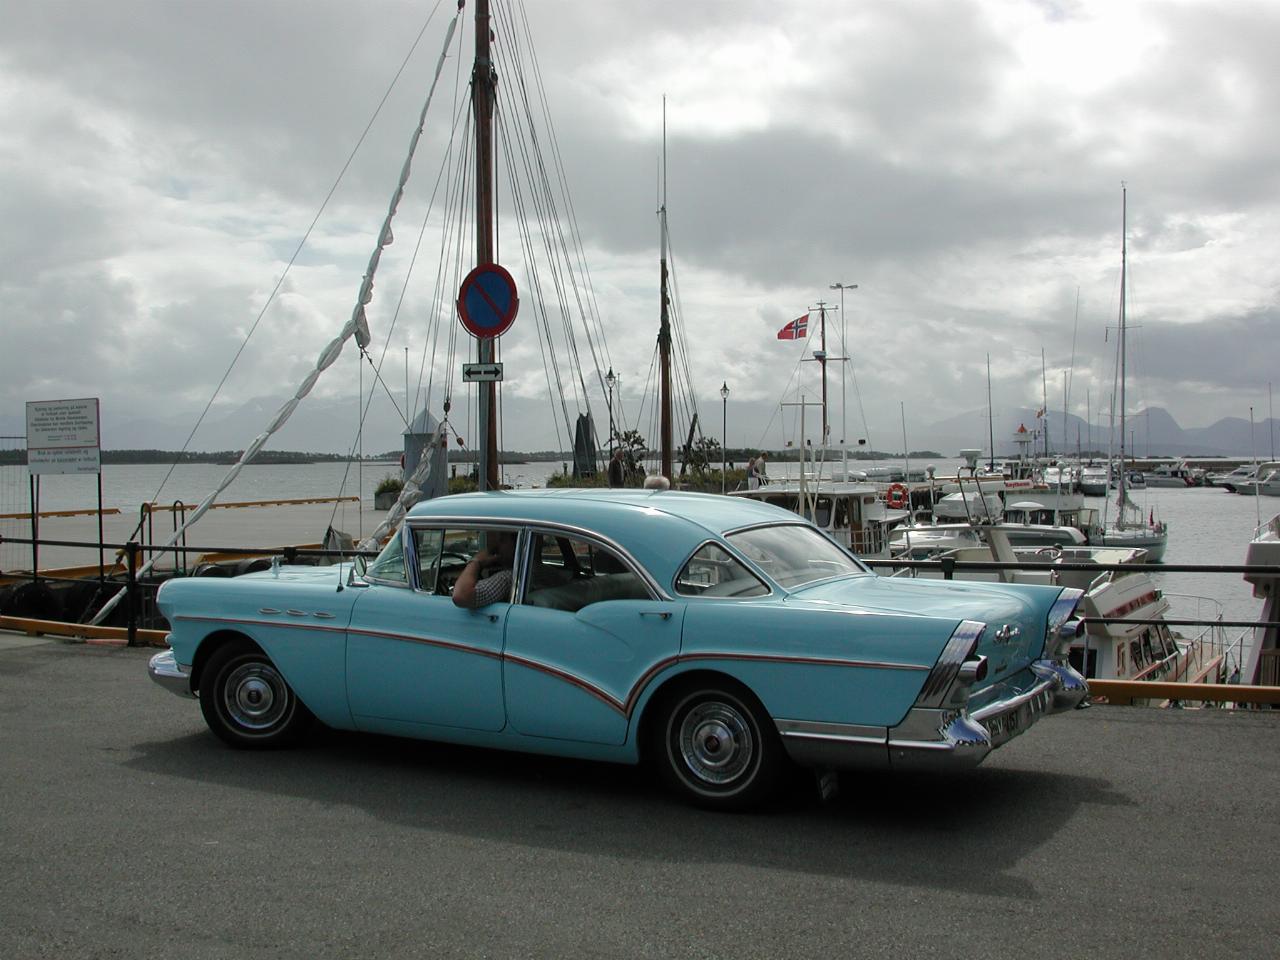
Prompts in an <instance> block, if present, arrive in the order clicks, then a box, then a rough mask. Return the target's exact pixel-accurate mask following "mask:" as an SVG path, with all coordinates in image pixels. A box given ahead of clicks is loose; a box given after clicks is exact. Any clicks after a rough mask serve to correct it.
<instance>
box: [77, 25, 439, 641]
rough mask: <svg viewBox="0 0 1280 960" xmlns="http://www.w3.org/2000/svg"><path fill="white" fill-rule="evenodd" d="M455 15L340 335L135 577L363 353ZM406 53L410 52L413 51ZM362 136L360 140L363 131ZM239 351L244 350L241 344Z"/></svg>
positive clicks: (110, 604)
mask: <svg viewBox="0 0 1280 960" xmlns="http://www.w3.org/2000/svg"><path fill="white" fill-rule="evenodd" d="M438 7H439V3H437V8H438ZM434 12H435V11H434V10H433V11H432V15H434ZM460 14H461V11H459V12H458V13H457V14H455V15H454V17H453V19H452V20H451V21H450V22H449V27H448V30H447V31H446V34H445V41H444V45H443V47H442V49H441V51H440V59H439V61H438V63H437V64H436V73H435V79H433V81H432V84H431V94H429V95H428V97H427V101H426V103H424V104H423V107H422V112H421V114H420V115H419V119H418V125H417V127H416V128H415V129H414V133H413V136H412V137H411V138H410V148H409V156H408V157H407V158H406V159H405V162H404V166H403V167H402V168H401V172H400V180H399V182H398V183H397V185H396V189H395V191H394V193H393V194H392V198H391V202H390V204H389V206H388V209H387V215H386V218H385V220H384V221H383V225H382V229H381V230H380V231H379V232H378V240H377V243H376V245H375V247H374V251H373V254H372V256H371V257H370V259H369V267H368V271H367V272H366V273H365V276H364V279H363V281H362V282H361V284H360V291H359V294H358V295H357V298H356V305H355V307H354V308H353V309H352V311H351V317H350V318H349V319H348V320H347V322H346V324H345V325H344V326H343V328H342V331H341V333H339V334H338V336H336V337H334V338H333V340H331V341H330V342H329V344H328V345H327V346H326V347H325V348H324V349H323V350H322V351H321V352H320V356H319V357H318V358H317V359H316V363H315V367H314V368H313V369H312V371H311V372H310V373H308V374H307V375H306V376H305V377H304V378H303V379H302V382H301V383H300V384H299V385H298V388H297V389H296V390H295V391H294V395H293V397H291V398H290V399H289V400H287V401H285V403H284V405H283V406H282V407H281V408H280V409H279V410H278V411H277V412H276V415H275V416H274V417H272V419H271V421H270V422H269V423H268V424H267V426H266V428H265V429H264V430H263V431H262V432H261V433H260V434H258V436H257V437H255V438H254V440H253V441H252V442H251V443H250V444H249V445H248V446H247V447H245V449H244V452H243V453H241V455H240V459H239V460H238V461H237V462H236V463H235V464H234V465H232V467H231V469H230V470H228V471H227V473H226V475H225V476H224V477H223V478H222V480H221V481H220V482H219V484H218V486H217V487H216V488H215V489H214V490H213V491H212V492H211V493H210V494H208V495H207V496H206V497H205V498H204V499H203V500H202V501H200V503H199V504H198V505H197V506H196V508H195V509H194V510H193V511H192V512H191V514H190V515H189V516H188V517H186V518H185V519H184V520H183V522H182V523H181V524H180V525H179V526H178V528H177V529H176V530H174V532H173V535H172V536H171V537H170V538H169V540H168V542H166V543H165V544H164V547H163V548H161V549H160V550H158V551H156V552H154V553H152V555H151V557H150V558H149V559H148V560H147V561H146V562H145V563H144V564H143V565H142V567H141V568H140V569H139V571H138V573H137V576H145V575H146V574H147V573H148V572H150V571H151V569H152V568H153V567H154V566H155V564H156V561H157V560H159V559H160V557H162V556H164V554H165V551H166V549H167V548H169V547H172V546H174V544H176V543H177V542H178V541H179V540H180V539H182V538H183V536H184V535H185V534H186V532H187V530H188V529H190V528H191V527H192V526H193V525H194V524H195V523H196V522H197V521H198V520H199V519H200V518H201V517H203V516H204V515H205V513H207V512H208V511H209V508H210V507H212V506H213V504H214V502H215V501H216V500H217V499H218V496H219V495H220V494H221V493H222V491H223V490H225V489H226V488H227V487H229V486H230V485H231V483H232V482H233V481H234V480H235V479H236V477H237V476H239V475H240V471H241V470H243V469H244V466H245V464H247V463H249V462H250V461H251V460H252V459H253V458H254V457H255V456H256V455H257V454H258V452H259V451H260V450H261V449H262V448H263V447H264V446H265V445H266V443H267V441H268V440H269V439H270V438H271V436H272V434H274V433H275V432H276V431H278V430H279V429H280V428H281V427H282V426H284V424H285V422H286V421H287V420H288V419H289V417H290V416H292V414H293V411H294V410H296V409H297V407H298V404H299V403H301V402H302V400H303V398H305V397H306V396H307V394H309V393H310V392H311V389H312V388H313V387H314V386H315V385H316V381H317V380H319V379H320V375H321V374H322V373H323V372H324V371H325V370H327V369H328V368H329V367H330V366H332V365H333V363H334V362H335V361H336V360H337V359H338V356H339V355H340V354H341V353H342V348H343V347H344V346H345V345H346V342H347V341H348V340H349V339H351V338H352V337H353V336H354V337H355V339H356V343H357V344H358V345H359V347H360V349H361V350H362V351H363V350H364V349H365V348H366V347H367V346H368V345H369V326H368V322H367V320H366V318H365V309H364V308H365V306H366V305H367V304H368V303H369V302H370V301H372V299H373V275H374V271H375V270H376V269H377V266H378V262H379V261H380V260H381V257H382V250H383V248H384V247H386V246H387V245H388V244H390V243H391V242H392V240H393V237H392V233H391V221H392V219H393V218H394V216H395V212H396V208H397V207H398V206H399V203H400V198H401V197H402V196H403V195H404V185H405V182H406V181H407V180H408V177H409V170H410V166H411V163H412V160H413V150H414V149H415V148H416V147H417V144H418V140H419V139H420V138H421V136H422V128H423V125H424V124H425V123H426V117H427V109H428V108H429V107H430V105H431V95H433V94H434V93H435V87H436V80H438V79H439V76H440V73H441V71H442V70H443V69H444V61H445V57H446V56H447V54H448V50H449V44H450V43H451V42H452V40H453V34H454V31H455V30H456V29H457V25H458V17H459V16H460ZM429 22H430V20H428V23H429ZM425 29H426V27H425V26H424V27H423V30H425ZM419 37H421V33H420V34H419ZM417 42H418V41H417V40H415V41H414V46H415V47H416V46H417ZM410 52H412V50H411V51H410ZM407 61H408V58H407V57H406V63H407ZM403 70H404V64H401V67H400V70H399V71H397V74H396V76H397V77H399V75H400V73H401V72H403ZM388 94H389V91H388ZM385 101H386V95H384V97H383V102H384V103H385ZM378 109H379V110H381V104H379V107H378ZM371 123H372V121H371ZM367 132H368V131H367V128H366V133H367ZM361 139H363V135H362V137H361ZM349 163H350V161H349V160H348V164H349ZM343 169H344V170H345V169H346V168H345V167H344V168H343ZM335 189H336V185H335ZM330 196H332V190H331V191H330ZM325 203H328V198H326V200H325ZM322 209H323V208H322ZM318 216H319V215H318V214H317V219H318ZM313 226H314V224H313ZM308 233H310V230H308ZM294 256H295V258H296V256H297V254H296V253H295V254H294ZM277 289H278V287H277ZM264 310H265V308H264ZM259 319H261V314H260V315H259ZM256 323H257V322H256V321H255V326H256ZM246 343H247V340H246ZM241 349H242V350H243V345H242V347H241ZM228 372H229V371H228ZM225 379H226V377H225V376H224V378H223V380H224V382H225ZM124 594H125V590H124V589H123V588H122V589H121V590H120V591H118V592H117V593H116V594H115V595H114V596H113V597H112V598H111V599H110V600H108V601H107V603H106V604H105V605H103V607H102V609H101V610H99V611H98V613H97V614H96V615H95V616H94V618H93V620H92V622H93V623H94V624H98V623H101V622H102V621H103V620H104V619H105V618H106V617H107V616H108V615H109V614H110V613H111V611H112V610H113V609H114V608H115V606H116V604H118V603H119V602H120V598H121V597H122V596H124Z"/></svg>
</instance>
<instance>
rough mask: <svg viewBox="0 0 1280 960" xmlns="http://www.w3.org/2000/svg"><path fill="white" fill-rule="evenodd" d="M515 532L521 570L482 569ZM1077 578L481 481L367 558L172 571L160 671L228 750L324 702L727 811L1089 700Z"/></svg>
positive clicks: (664, 502)
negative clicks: (646, 782)
mask: <svg viewBox="0 0 1280 960" xmlns="http://www.w3.org/2000/svg"><path fill="white" fill-rule="evenodd" d="M500 541H502V542H505V544H506V546H505V552H506V554H507V556H508V557H509V558H510V560H511V566H510V567H509V570H510V573H509V575H507V576H506V578H505V579H502V578H499V579H496V580H492V581H490V580H483V579H482V577H483V575H484V574H486V573H487V571H484V570H481V569H479V568H480V565H481V562H482V561H483V560H485V559H489V558H491V557H492V556H493V555H494V554H496V553H499V552H501V551H500V550H498V548H497V544H498V543H499V542H500ZM513 545H514V553H512V546H513ZM477 554H480V558H479V560H477V561H476V562H474V563H473V558H475V557H476V555H477ZM477 580H482V586H483V585H484V584H486V583H487V584H488V585H489V592H493V590H492V588H493V587H494V586H495V585H499V589H500V590H501V597H500V599H498V600H496V601H495V602H490V603H487V604H486V605H484V606H478V607H469V606H460V605H459V604H458V603H457V602H455V600H457V599H458V598H459V597H461V596H462V595H464V594H465V595H466V596H468V597H470V596H471V592H472V591H473V590H474V592H475V593H476V594H477V595H478V596H477V598H476V601H475V602H480V601H483V600H484V599H485V598H484V597H483V596H482V595H481V594H483V593H484V590H482V589H481V588H478V587H476V586H475V584H476V581H477ZM455 581H459V589H458V597H455V596H453V593H454V585H455ZM1079 596H1080V592H1079V591H1078V590H1072V589H1063V588H1057V587H1046V586H1026V585H1014V584H996V583H956V582H946V581H929V580H909V581H900V580H894V579H890V578H887V577H880V576H876V575H875V574H874V573H871V572H870V571H868V570H867V569H866V568H865V567H863V566H862V565H861V564H859V563H858V561H857V560H855V559H854V558H853V557H852V556H850V555H849V554H848V553H846V552H845V551H844V550H843V549H842V548H840V547H838V546H836V545H835V544H834V543H833V542H832V541H831V540H829V539H827V538H826V537H825V536H824V535H823V534H822V533H821V532H819V531H818V530H817V529H816V528H814V527H813V526H811V525H809V524H808V523H806V522H805V521H803V520H801V519H799V518H798V517H796V515H794V514H792V513H788V512H786V511H783V510H781V509H778V508H776V507H772V506H769V505H768V504H764V503H757V502H752V501H748V500H742V499H735V498H730V497H722V496H714V495H702V494H686V493H675V492H670V491H619V490H608V491H605V490H546V491H531V492H519V493H482V494H469V495H464V496H452V497H444V498H441V499H437V500H432V501H429V502H426V503H422V504H419V505H418V506H417V507H415V508H414V509H413V510H412V511H411V513H410V515H409V517H408V518H407V520H406V521H405V524H404V525H403V527H402V528H401V530H400V531H399V533H397V534H396V535H395V536H394V537H393V538H392V539H391V541H390V542H388V544H387V546H386V548H385V549H384V550H383V551H382V553H381V554H380V555H379V556H378V557H377V558H376V559H375V560H373V561H372V562H370V563H369V564H368V565H367V566H365V565H364V564H362V563H357V564H356V565H355V566H354V567H353V566H352V565H350V564H346V565H342V566H340V567H294V566H287V567H277V568H274V569H272V570H270V571H264V572H261V573H255V574H249V575H246V576H241V577H236V578H234V579H203V578H192V579H176V580H171V581H169V582H167V583H166V584H165V585H164V586H163V587H162V589H161V590H160V595H159V605H160V609H161V610H162V612H163V613H164V615H165V616H166V617H167V618H168V620H169V622H170V624H171V627H172V633H171V634H170V637H169V639H170V643H171V645H172V647H171V649H170V650H168V651H165V652H163V653H160V654H157V655H156V656H155V657H154V658H152V660H151V664H150V673H151V676H152V677H153V678H154V679H155V680H156V681H157V682H159V683H160V684H162V685H164V686H166V687H168V688H169V689H171V690H173V691H175V692H177V693H180V694H183V695H186V696H198V697H199V700H200V707H201V710H202V712H203V713H204V717H205V720H206V721H207V722H208V724H209V727H210V728H211V729H212V730H213V732H214V733H215V734H217V735H218V736H219V737H221V738H222V739H223V740H225V741H226V742H228V743H230V744H231V745H233V746H237V747H277V746H284V745H286V744H290V743H293V742H294V741H296V740H297V739H298V738H299V736H300V735H301V734H302V733H303V732H304V730H305V728H306V726H307V724H308V723H309V722H310V721H311V720H312V718H313V717H318V718H319V719H320V720H321V721H323V722H324V723H326V724H328V725H330V726H332V727H339V728H342V729H347V730H362V731H369V732H374V733H387V734H395V735H398V736H407V737H420V738H425V739H433V740H447V741H452V742H455V743H462V744H472V745H475V746H479V747H499V748H503V749H509V750H523V751H529V752H535V753H547V754H556V755H560V756H572V757H584V758H590V759H596V760H608V761H615V762H620V763H638V762H640V761H642V760H645V761H649V762H651V763H652V764H653V765H654V766H656V767H657V768H658V770H659V771H660V772H661V774H662V776H663V777H664V778H665V779H666V780H667V781H668V782H669V783H670V784H671V785H673V786H674V787H675V788H676V789H677V790H678V791H680V792H682V793H683V794H684V795H686V796H687V797H689V798H691V799H692V800H693V801H695V802H697V803H700V804H703V805H706V806H711V807H720V808H736V807H743V806H749V805H755V804H757V803H759V802H761V801H762V800H764V799H766V798H767V797H769V796H770V795H771V794H772V793H773V792H774V791H775V790H776V788H777V787H778V786H779V785H780V783H781V782H782V781H783V780H784V779H785V777H786V774H787V773H788V770H789V769H790V768H791V767H792V766H793V764H798V765H800V766H804V767H809V768H812V769H814V770H816V771H819V772H823V771H828V770H842V769H850V768H865V767H885V766H894V767H930V768H935V769H941V768H950V767H954V768H961V767H971V766H973V765H975V764H977V763H978V762H980V761H981V760H982V759H983V758H984V757H985V756H986V755H987V754H988V753H989V752H990V751H991V750H992V749H994V748H995V747H997V746H999V745H1000V744H1002V743H1004V742H1005V741H1007V740H1009V739H1010V738H1011V737H1013V736H1016V735H1017V734H1020V733H1022V732H1023V731H1024V730H1025V729H1026V728H1027V727H1028V726H1030V725H1031V724H1032V723H1034V722H1035V721H1036V720H1037V719H1038V718H1039V717H1040V716H1041V715H1042V714H1044V713H1052V712H1058V711H1062V710H1067V709H1070V708H1072V707H1075V706H1077V705H1079V704H1080V703H1081V702H1082V701H1083V700H1084V699H1085V697H1086V695H1087V692H1088V690H1087V687H1086V684H1085V682H1084V680H1083V679H1082V678H1081V677H1080V676H1079V675H1078V674H1077V673H1075V672H1074V671H1073V670H1072V669H1071V668H1070V667H1069V666H1068V665H1067V663H1066V661H1065V658H1066V651H1067V648H1068V646H1069V644H1070V641H1071V639H1072V638H1073V637H1075V635H1076V633H1077V631H1078V630H1079V629H1080V622H1079V621H1078V620H1076V619H1073V611H1074V610H1075V606H1076V603H1077V601H1078V599H1079Z"/></svg>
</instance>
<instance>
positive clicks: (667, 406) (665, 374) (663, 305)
mask: <svg viewBox="0 0 1280 960" xmlns="http://www.w3.org/2000/svg"><path fill="white" fill-rule="evenodd" d="M658 230H659V232H660V233H661V237H660V239H659V276H660V282H661V287H660V302H659V307H658V315H659V321H658V367H659V371H660V373H659V396H658V405H659V407H660V410H661V413H660V417H661V433H662V437H661V450H662V466H661V471H662V475H663V476H664V477H666V478H667V479H668V480H670V479H671V478H672V463H671V459H672V458H671V450H672V438H671V316H670V310H669V302H670V297H669V295H668V293H667V98H666V97H663V98H662V203H661V205H660V206H659V207H658Z"/></svg>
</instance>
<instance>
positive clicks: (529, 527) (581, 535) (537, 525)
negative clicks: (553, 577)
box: [514, 520, 671, 606]
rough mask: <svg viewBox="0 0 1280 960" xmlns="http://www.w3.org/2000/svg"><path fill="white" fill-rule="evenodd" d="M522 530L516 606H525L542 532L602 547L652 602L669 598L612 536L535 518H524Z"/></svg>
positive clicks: (641, 565)
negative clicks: (535, 547)
mask: <svg viewBox="0 0 1280 960" xmlns="http://www.w3.org/2000/svg"><path fill="white" fill-rule="evenodd" d="M523 529H524V531H525V533H526V534H527V540H526V545H527V549H526V550H525V552H524V554H523V559H522V561H521V566H520V577H519V587H520V589H519V592H517V593H516V595H515V596H516V599H515V601H514V603H516V604H517V605H520V606H527V605H528V604H526V603H525V600H526V597H525V593H526V592H527V587H528V585H529V584H530V583H531V582H532V579H533V569H532V567H533V543H534V538H535V537H540V536H544V535H546V536H551V537H562V536H563V537H568V538H570V539H577V540H585V541H587V543H589V544H591V545H593V546H597V547H603V548H604V549H606V550H608V551H610V552H611V553H613V554H614V555H615V556H617V557H618V559H620V560H621V561H622V563H623V565H624V566H625V567H626V568H627V570H628V571H629V572H631V573H632V574H634V575H635V576H636V577H638V578H639V579H640V582H641V583H643V584H644V586H645V589H646V590H647V591H648V593H649V600H651V601H669V600H671V596H669V595H668V594H667V593H666V591H664V590H663V589H662V587H661V585H660V584H659V583H658V581H657V580H656V579H655V578H654V577H653V575H652V574H650V573H649V571H648V570H647V569H645V566H644V564H642V563H640V561H638V560H637V559H636V558H635V557H634V556H632V555H631V553H630V551H628V550H627V549H626V548H625V547H623V546H622V545H621V544H619V543H618V542H617V541H616V540H614V539H613V538H612V537H609V536H606V535H604V534H600V533H596V532H594V531H591V530H587V529H585V528H584V527H576V526H572V525H569V524H560V523H551V522H540V521H536V520H529V521H525V526H524V528H523ZM606 602H607V601H606Z"/></svg>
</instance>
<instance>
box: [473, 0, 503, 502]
mask: <svg viewBox="0 0 1280 960" xmlns="http://www.w3.org/2000/svg"><path fill="white" fill-rule="evenodd" d="M496 86H497V72H496V71H495V70H494V68H493V61H492V59H491V58H490V48H489V0H476V59H475V65H474V67H473V68H472V71H471V105H472V109H473V111H474V113H475V128H476V265H477V266H482V265H484V264H489V263H493V262H494V256H493V250H494V229H493V101H494V89H495V87H496ZM478 349H479V357H478V359H479V361H480V362H481V363H493V362H494V342H493V339H492V338H488V337H485V338H482V339H480V340H479V342H478ZM479 387H480V476H479V478H478V480H479V487H480V489H481V490H496V489H497V488H498V485H499V484H498V420H497V416H496V415H495V411H496V408H497V402H496V401H497V384H496V383H494V382H493V381H489V382H486V383H481V384H479Z"/></svg>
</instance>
